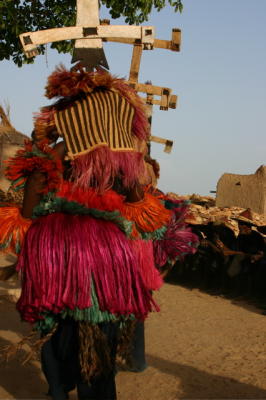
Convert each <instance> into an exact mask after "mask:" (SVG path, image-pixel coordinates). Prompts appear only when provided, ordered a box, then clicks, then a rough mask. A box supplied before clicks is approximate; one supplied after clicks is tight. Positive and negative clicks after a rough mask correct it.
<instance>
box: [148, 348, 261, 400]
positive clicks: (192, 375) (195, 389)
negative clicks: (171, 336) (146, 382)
mask: <svg viewBox="0 0 266 400" xmlns="http://www.w3.org/2000/svg"><path fill="white" fill-rule="evenodd" d="M147 361H148V365H149V366H151V367H153V368H156V369H158V370H159V371H161V372H163V373H165V374H171V375H174V376H176V377H177V378H179V379H180V380H181V385H182V391H183V395H182V396H181V397H180V394H178V395H177V397H176V398H177V399H198V400H200V399H201V400H203V399H204V400H207V399H220V400H221V399H230V400H234V399H250V400H251V399H252V400H254V399H266V390H264V389H261V388H259V387H256V386H253V385H250V384H246V383H242V382H239V381H236V380H235V379H231V378H228V377H224V376H219V375H212V374H209V373H206V372H204V371H201V370H199V369H196V368H194V367H191V366H189V365H184V364H180V363H175V362H172V361H168V360H165V359H162V358H160V357H156V356H153V355H150V354H147Z"/></svg>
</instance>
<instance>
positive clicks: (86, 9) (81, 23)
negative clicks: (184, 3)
mask: <svg viewBox="0 0 266 400" xmlns="http://www.w3.org/2000/svg"><path fill="white" fill-rule="evenodd" d="M76 1H77V21H76V26H71V27H63V28H54V29H46V30H43V31H37V32H27V33H22V34H21V35H20V40H21V43H22V46H23V49H24V52H25V54H26V56H27V57H33V56H36V55H37V54H38V50H37V46H38V45H42V44H47V43H51V42H56V41H61V40H71V39H72V40H73V39H75V40H76V41H75V47H74V52H73V59H72V61H73V62H75V61H81V63H82V64H83V65H84V66H86V67H87V68H88V69H89V70H93V68H94V67H96V66H97V65H100V66H102V67H105V68H108V64H107V61H106V58H105V55H104V51H103V46H102V42H103V41H108V42H118V43H127V44H131V45H133V54H132V61H131V67H130V73H129V79H128V83H129V85H130V86H132V87H134V89H135V90H136V91H137V92H141V93H145V94H146V97H145V101H146V104H147V105H150V106H153V105H159V106H160V109H161V110H168V109H169V108H176V103H177V96H175V95H173V94H172V90H171V89H170V88H166V87H160V86H154V85H151V84H142V83H139V82H138V76H139V69H140V62H141V56H142V51H143V50H153V49H154V48H162V49H166V50H172V51H180V43H181V31H180V30H179V29H173V30H172V38H171V40H160V39H156V38H155V29H154V27H153V26H134V25H130V26H126V25H109V21H106V20H105V21H102V22H100V20H99V6H98V0H76ZM154 96H156V97H157V98H155V97H154ZM150 138H151V140H152V141H155V142H158V143H163V144H165V151H167V152H169V151H170V149H171V146H172V142H171V141H169V140H166V139H162V138H158V137H156V136H151V137H150Z"/></svg>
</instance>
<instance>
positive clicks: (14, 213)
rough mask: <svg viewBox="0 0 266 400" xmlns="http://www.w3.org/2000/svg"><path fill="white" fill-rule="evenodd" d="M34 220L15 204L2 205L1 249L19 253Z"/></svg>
mask: <svg viewBox="0 0 266 400" xmlns="http://www.w3.org/2000/svg"><path fill="white" fill-rule="evenodd" d="M31 223H32V221H31V220H30V219H26V218H23V217H22V215H21V213H20V209H19V208H17V207H14V206H6V207H0V249H1V250H2V251H5V252H12V253H14V254H18V252H19V250H20V247H21V245H22V243H23V240H24V237H25V234H26V232H27V230H28V229H29V227H30V225H31Z"/></svg>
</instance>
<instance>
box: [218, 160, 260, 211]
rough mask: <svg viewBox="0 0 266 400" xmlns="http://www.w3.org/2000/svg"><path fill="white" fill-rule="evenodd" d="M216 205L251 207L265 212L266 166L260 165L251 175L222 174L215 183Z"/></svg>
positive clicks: (253, 209)
mask: <svg viewBox="0 0 266 400" xmlns="http://www.w3.org/2000/svg"><path fill="white" fill-rule="evenodd" d="M216 205H217V206H218V207H232V206H236V207H243V208H251V210H252V211H254V212H257V213H259V214H265V213H266V167H264V166H261V167H260V168H259V169H258V170H257V171H256V172H255V174H251V175H236V174H227V173H226V174H223V175H222V176H221V178H220V179H219V181H218V184H217V194H216Z"/></svg>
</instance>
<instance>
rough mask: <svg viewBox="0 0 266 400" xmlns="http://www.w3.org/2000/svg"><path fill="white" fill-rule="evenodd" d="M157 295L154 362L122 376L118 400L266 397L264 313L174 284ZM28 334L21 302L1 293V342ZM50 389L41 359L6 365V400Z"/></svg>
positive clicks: (151, 343)
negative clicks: (18, 305) (19, 308)
mask: <svg viewBox="0 0 266 400" xmlns="http://www.w3.org/2000/svg"><path fill="white" fill-rule="evenodd" d="M156 298H157V301H158V302H159V303H160V305H161V312H160V313H154V314H152V315H151V316H150V317H149V319H148V320H147V322H146V354H147V361H148V365H149V367H148V368H147V370H145V371H144V372H142V373H129V372H119V373H118V375H117V379H116V381H117V390H118V400H177V399H266V379H265V378H266V324H265V322H266V320H265V318H266V317H265V316H263V315H262V314H261V311H260V310H256V309H255V308H252V307H248V306H247V305H246V304H245V303H241V302H234V303H232V301H230V300H228V299H224V298H221V297H214V296H210V295H208V294H206V293H201V292H199V291H198V290H189V289H187V288H183V287H180V286H176V285H170V284H165V285H164V287H163V288H162V289H161V290H160V292H159V293H157V294H156ZM27 331H28V328H27V326H26V325H24V324H22V323H21V322H20V321H19V317H18V315H17V313H16V311H15V309H14V303H11V302H9V301H7V300H6V299H4V297H0V346H3V345H7V344H9V343H10V342H14V341H16V340H17V339H18V338H19V337H21V336H22V335H23V334H25V333H26V332H27ZM27 351H28V349H25V350H24V352H27ZM46 389H47V388H46V384H45V381H44V379H43V377H42V374H41V371H40V365H39V363H38V362H37V361H31V362H29V363H28V364H27V365H26V366H22V365H21V364H20V362H19V361H18V360H12V361H11V362H9V363H8V364H7V365H3V364H1V365H0V399H1V400H2V399H45V398H46V396H45V392H46ZM70 399H71V400H75V399H76V395H75V393H74V392H72V393H71V396H70Z"/></svg>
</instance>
